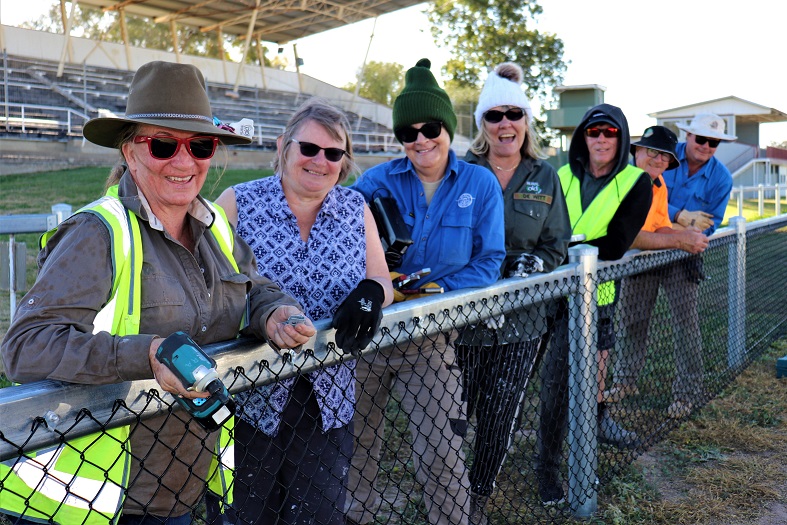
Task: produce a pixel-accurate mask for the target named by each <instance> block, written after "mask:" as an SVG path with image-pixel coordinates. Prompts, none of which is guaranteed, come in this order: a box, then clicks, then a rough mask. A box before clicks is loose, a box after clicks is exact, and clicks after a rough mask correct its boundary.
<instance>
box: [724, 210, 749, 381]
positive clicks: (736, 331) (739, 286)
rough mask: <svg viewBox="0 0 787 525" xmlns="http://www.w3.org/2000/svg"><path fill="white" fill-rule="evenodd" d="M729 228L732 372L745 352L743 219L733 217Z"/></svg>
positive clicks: (728, 338)
mask: <svg viewBox="0 0 787 525" xmlns="http://www.w3.org/2000/svg"><path fill="white" fill-rule="evenodd" d="M730 227H731V228H734V229H735V242H734V243H730V244H729V247H728V249H727V268H728V269H727V281H728V284H727V309H728V310H727V311H728V317H729V329H728V330H727V366H728V367H730V368H731V369H735V368H736V367H739V366H741V365H742V364H743V359H744V357H745V353H746V219H745V218H744V217H732V218H731V219H730Z"/></svg>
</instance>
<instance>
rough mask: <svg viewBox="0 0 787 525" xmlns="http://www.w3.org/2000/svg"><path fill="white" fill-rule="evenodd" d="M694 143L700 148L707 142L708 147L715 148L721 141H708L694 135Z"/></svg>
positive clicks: (705, 138)
mask: <svg viewBox="0 0 787 525" xmlns="http://www.w3.org/2000/svg"><path fill="white" fill-rule="evenodd" d="M694 142H696V143H697V144H699V145H700V146H702V145H703V144H705V143H706V142H707V143H708V146H710V147H711V148H717V147H718V146H719V142H721V140H719V139H709V138H708V137H703V136H701V135H694Z"/></svg>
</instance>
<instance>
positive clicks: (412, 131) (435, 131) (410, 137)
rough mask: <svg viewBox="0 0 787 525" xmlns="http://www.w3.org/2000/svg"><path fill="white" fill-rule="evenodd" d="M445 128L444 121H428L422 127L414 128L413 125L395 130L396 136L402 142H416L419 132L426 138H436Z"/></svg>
mask: <svg viewBox="0 0 787 525" xmlns="http://www.w3.org/2000/svg"><path fill="white" fill-rule="evenodd" d="M442 130H443V123H442V122H428V123H426V124H424V125H423V126H421V127H420V128H414V127H412V126H407V127H406V128H399V129H397V130H396V131H394V135H396V138H397V139H399V141H400V142H402V143H405V142H406V143H410V142H415V141H416V140H418V134H419V133H420V134H421V135H423V136H424V138H425V139H429V140H431V139H436V138H437V137H439V136H440V132H441V131H442Z"/></svg>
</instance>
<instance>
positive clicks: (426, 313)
mask: <svg viewBox="0 0 787 525" xmlns="http://www.w3.org/2000/svg"><path fill="white" fill-rule="evenodd" d="M730 223H731V225H730V227H728V228H724V229H722V230H720V231H718V232H717V233H716V234H715V235H714V236H713V237H712V239H711V245H710V247H709V249H708V250H707V251H706V252H705V253H704V254H703V266H702V267H700V268H699V276H698V277H697V283H699V285H698V286H699V290H700V292H699V302H698V305H697V308H698V310H699V311H698V316H699V320H700V323H701V333H700V334H697V336H698V337H700V338H701V339H702V341H701V347H702V361H701V367H702V369H703V373H704V378H702V379H700V383H702V385H703V389H702V390H703V391H702V393H701V394H700V395H699V397H697V398H696V399H694V400H693V401H694V403H693V405H692V406H691V407H690V409H691V410H696V409H697V408H699V407H701V406H702V405H703V404H704V403H706V402H707V401H708V400H710V399H712V397H714V396H715V395H716V394H718V393H719V392H720V391H721V389H722V388H723V387H724V386H725V385H727V384H728V383H729V382H730V381H731V380H732V379H733V378H734V377H735V376H736V375H737V374H738V373H740V372H741V371H742V370H743V369H745V367H746V366H747V365H748V364H749V363H750V362H751V360H752V359H753V358H754V357H755V356H756V355H757V354H758V353H759V352H761V351H762V350H763V349H764V348H765V347H767V344H769V343H770V342H771V341H773V340H774V339H776V338H778V337H781V336H783V335H784V334H785V333H787V297H785V294H783V293H782V291H781V290H782V287H783V283H784V282H785V278H787V275H786V274H787V271H786V270H787V265H785V264H784V260H785V257H787V231H785V227H787V216H778V217H774V218H771V219H765V220H760V221H756V222H752V223H746V222H745V220H744V219H743V218H742V217H736V218H733V219H732V220H731V221H730ZM692 260H693V259H692V256H690V255H688V254H686V253H684V252H680V251H657V252H642V253H639V252H636V251H632V252H629V253H628V254H626V256H625V257H623V258H622V259H620V260H618V261H614V262H603V261H599V260H598V259H597V249H596V248H594V247H591V246H588V245H579V246H575V247H573V248H571V249H570V262H569V264H566V265H564V266H562V267H560V268H558V269H557V270H556V271H554V272H552V273H549V274H537V275H532V276H530V277H528V278H524V279H523V278H511V279H505V280H501V281H499V282H498V283H496V284H495V285H493V286H490V287H488V288H483V289H471V290H459V291H453V292H449V293H445V294H442V295H436V296H434V297H431V298H427V299H421V300H418V301H408V302H404V303H398V304H395V305H392V306H390V307H388V308H386V309H385V310H384V314H385V315H384V318H383V321H382V326H381V329H380V332H379V333H378V335H377V336H376V337H375V339H374V341H373V343H372V344H371V345H370V346H369V347H368V348H367V349H366V350H365V351H364V356H365V357H366V358H370V357H371V356H373V355H375V354H377V353H381V354H385V353H392V352H395V351H396V349H397V348H398V347H399V346H401V345H402V344H403V343H406V342H411V343H412V342H413V341H424V340H433V339H435V338H438V337H440V336H441V334H445V333H446V332H449V331H458V332H462V331H463V330H466V329H472V328H473V327H478V326H479V325H481V324H482V323H485V322H486V321H489V320H492V319H499V318H500V316H504V318H505V319H516V318H517V316H521V315H522V312H523V311H530V309H531V307H534V306H539V305H552V304H555V303H559V302H561V301H565V304H566V305H567V312H568V314H567V316H568V327H569V337H568V344H569V354H568V355H569V364H570V371H569V373H568V384H567V390H568V394H567V395H568V408H569V409H568V425H567V428H568V431H567V436H566V439H565V444H564V445H560V448H561V449H562V452H561V457H562V458H563V460H564V461H565V463H564V465H563V466H561V467H560V475H561V479H560V481H561V483H564V486H566V487H567V490H566V499H567V504H566V505H565V506H564V507H561V508H559V509H558V510H557V511H555V510H551V511H548V510H546V509H544V508H543V507H542V506H541V504H540V502H539V498H538V492H537V490H536V485H537V483H536V480H535V478H534V475H533V472H532V470H533V469H532V458H533V456H534V455H535V454H536V450H537V447H538V445H537V443H536V441H537V440H536V435H537V433H538V427H539V408H538V399H539V387H540V386H541V384H542V383H543V381H544V380H545V375H544V374H545V372H541V373H538V372H535V373H534V374H533V379H532V381H531V382H530V383H529V384H527V386H526V392H525V395H524V396H523V399H522V407H521V415H520V418H519V424H518V427H517V429H516V431H517V433H516V436H514V438H513V439H512V442H511V443H510V448H509V450H508V454H507V456H506V459H505V462H504V464H503V467H502V469H501V470H500V473H499V474H498V475H497V483H496V485H495V489H494V493H493V497H492V498H491V499H490V500H489V501H488V502H487V503H486V505H487V513H488V516H489V523H492V524H503V523H506V524H508V523H523V522H537V523H553V522H559V521H561V520H564V519H565V518H567V517H572V516H573V517H580V518H584V517H589V516H592V515H593V513H594V512H595V511H596V510H597V505H598V504H597V494H598V490H599V488H600V485H603V484H604V483H605V482H607V481H609V479H611V477H612V476H614V475H615V473H616V472H618V471H619V469H620V468H621V467H623V466H625V465H627V464H629V463H630V462H631V461H633V459H634V458H636V457H637V456H638V455H639V454H640V453H641V452H643V451H644V450H646V449H647V448H648V447H649V446H651V445H652V444H653V443H655V442H657V441H659V440H660V439H662V438H663V437H664V436H665V435H666V433H668V432H669V431H670V430H671V429H673V428H675V427H676V426H677V425H678V424H679V423H680V420H681V418H683V417H685V416H686V415H682V416H680V417H669V416H668V415H667V414H666V412H667V411H666V407H667V405H669V404H670V401H672V396H671V392H670V391H671V388H670V383H671V382H672V380H673V379H674V378H675V376H676V374H678V372H676V368H679V366H680V365H678V363H677V361H676V358H673V357H672V354H673V344H674V346H675V347H678V346H681V345H686V344H688V343H689V341H685V340H679V338H678V337H679V334H678V332H677V329H676V328H674V326H673V325H674V324H675V322H676V320H675V319H674V318H673V314H672V313H671V312H670V309H669V306H668V305H667V300H666V298H665V297H664V294H663V293H662V295H660V296H659V301H658V302H657V303H656V306H655V308H654V310H653V314H652V315H653V319H652V323H651V328H650V333H649V334H641V336H642V337H644V338H647V339H648V345H647V346H648V352H649V355H648V356H647V359H646V358H645V357H644V356H643V357H642V361H643V362H642V363H641V365H642V367H643V368H642V371H641V373H640V378H639V380H638V383H637V386H638V387H639V388H638V390H639V393H638V394H632V396H631V397H630V398H627V399H625V400H622V401H620V402H619V403H616V404H615V406H614V408H613V415H614V416H615V417H616V418H617V420H618V422H619V423H620V424H621V425H624V426H626V427H627V428H629V429H631V430H633V431H636V432H637V434H638V436H639V437H638V440H637V443H636V445H634V446H631V447H615V446H608V445H604V446H602V444H601V443H600V438H599V437H598V436H599V435H600V429H599V428H598V425H599V424H600V423H599V421H600V420H599V419H598V417H597V406H598V403H597V398H598V395H599V384H598V381H597V367H598V364H597V360H596V349H597V341H596V338H597V336H598V333H597V322H598V320H599V312H598V307H597V300H596V296H597V286H598V284H599V283H602V282H607V281H616V282H618V283H620V282H623V283H624V286H625V282H626V279H628V278H631V277H637V276H642V275H646V274H648V273H651V274H652V273H653V272H660V271H662V270H664V271H667V270H668V269H669V268H672V267H675V266H676V265H685V264H687V263H689V262H691V261H692ZM547 310H548V308H547ZM626 316H627V312H626V311H625V308H618V312H617V313H616V316H615V323H616V326H617V329H616V330H617V331H618V332H620V333H619V334H618V344H617V345H616V346H615V349H614V350H613V355H614V354H617V353H620V354H621V355H623V354H625V353H626V352H627V350H626V349H625V348H622V347H621V340H623V341H625V340H627V338H626V337H625V331H626V329H627V328H626V327H629V329H631V328H630V327H631V326H633V325H632V324H631V323H630V322H629V320H628V319H627V318H626ZM315 326H316V327H317V329H318V333H317V335H316V336H315V337H314V338H313V339H312V340H311V341H310V342H309V343H308V344H307V345H305V346H304V351H303V352H302V353H301V354H299V356H298V357H296V358H295V359H293V360H288V359H285V358H283V357H282V356H281V355H280V354H279V353H277V352H276V351H274V350H273V349H271V348H270V347H269V346H268V345H267V344H263V343H261V342H259V341H254V340H248V339H240V340H236V341H231V342H226V343H221V344H215V345H210V346H209V347H206V351H207V352H208V353H209V354H210V355H212V356H213V357H214V358H215V360H216V362H217V364H218V370H219V372H220V376H221V378H222V380H223V381H224V383H225V384H226V385H227V386H228V388H229V389H230V392H232V393H233V394H235V393H238V392H241V391H245V390H248V389H249V388H252V387H260V386H262V385H270V384H273V383H274V382H276V381H282V380H284V379H286V378H290V377H294V376H298V375H302V374H304V373H307V372H310V371H313V370H316V369H318V368H321V367H328V366H332V365H335V364H338V363H342V362H344V361H346V360H347V359H348V358H350V357H349V356H345V355H344V354H343V353H342V352H341V351H339V350H337V348H336V346H335V342H334V331H333V330H331V329H330V328H329V322H328V321H319V322H316V323H315ZM662 329H666V332H663V331H662ZM554 344H555V343H554V341H553V342H552V345H553V346H554ZM554 351H555V349H554V348H550V349H549V350H547V352H554ZM537 364H538V363H535V364H534V366H535V365H537ZM545 366H546V365H545ZM613 368H614V367H613ZM613 374H614V373H613ZM359 381H360V378H359ZM399 403H401V399H397V398H396V396H394V397H392V398H391V399H390V401H389V403H388V408H389V409H390V408H391V407H392V406H394V407H395V406H397V405H398V404H399ZM177 406H178V405H177V403H175V402H174V401H173V398H172V397H171V396H170V395H169V394H162V393H161V392H159V389H158V385H157V384H156V382H155V381H153V380H147V381H134V382H127V383H121V384H115V385H106V386H83V385H74V384H64V383H58V382H52V381H43V382H38V383H33V384H26V385H20V386H15V387H11V388H5V389H1V390H0V421H2V426H0V461H3V462H5V463H6V464H7V465H13V464H14V463H15V461H17V460H18V459H19V458H21V457H23V456H25V455H27V454H29V453H30V452H31V451H34V450H37V449H41V448H43V447H46V446H51V445H57V444H59V443H62V442H63V441H64V440H65V439H73V438H75V437H78V436H83V435H87V434H90V433H93V432H100V431H104V430H106V429H108V428H112V427H116V426H121V425H129V424H131V425H133V424H135V423H139V422H141V421H144V420H147V419H149V418H151V417H153V416H155V415H158V414H161V413H167V412H177V413H179V414H181V416H180V417H184V416H183V414H182V413H181V412H180V409H179V408H176V407H177ZM549 409H550V407H547V408H546V409H545V408H544V407H542V409H541V412H543V410H549ZM385 417H386V422H387V423H388V428H386V430H385V434H384V438H383V439H384V441H385V442H386V443H387V442H393V440H398V441H397V444H396V445H395V447H394V446H393V445H390V447H389V446H388V445H384V447H383V452H382V456H383V457H382V459H381V463H380V477H382V478H387V480H388V482H390V484H392V487H389V490H392V491H394V492H396V494H395V495H394V496H391V498H390V499H386V500H385V501H384V502H383V504H382V506H381V507H380V508H378V509H375V512H376V521H375V523H427V522H428V518H427V517H426V513H425V511H424V503H423V493H422V492H419V491H418V490H412V488H411V487H412V486H413V483H414V482H413V477H414V475H415V474H414V473H413V466H412V463H411V462H412V451H411V452H410V456H408V455H407V453H406V452H404V453H403V452H402V450H403V449H406V448H407V447H406V443H407V442H408V438H407V431H406V430H402V428H401V426H400V425H398V422H399V420H400V419H401V418H402V417H403V416H402V414H401V411H397V410H389V411H388V412H386V416H385ZM405 427H406V425H405ZM475 430H477V429H475ZM473 435H474V432H473V424H472V423H471V430H470V431H469V432H468V434H467V441H468V443H466V444H465V445H464V447H465V448H466V449H467V454H468V461H471V459H470V456H472V453H470V445H469V441H471V440H472V436H473ZM394 448H395V450H394ZM173 453H174V452H173ZM357 453H358V452H356V454H357ZM402 454H404V459H402V458H401V457H400V456H401V455H402ZM408 457H409V458H410V459H409V460H408ZM476 459H477V458H476ZM397 461H404V466H403V468H401V469H398V468H396V467H395V463H396V462H397ZM400 470H403V471H404V474H402V473H401V472H400ZM2 481H3V480H2V479H0V486H2V485H1V483H2ZM337 481H338V482H341V480H337ZM378 481H379V480H378ZM413 508H415V509H416V510H415V511H413ZM338 510H339V511H341V510H342V509H338ZM413 512H414V513H415V517H413ZM192 518H193V520H194V522H195V523H214V521H212V518H211V517H210V516H209V515H206V514H205V510H204V508H203V507H199V508H198V507H195V508H194V510H193V514H192ZM12 522H13V520H12Z"/></svg>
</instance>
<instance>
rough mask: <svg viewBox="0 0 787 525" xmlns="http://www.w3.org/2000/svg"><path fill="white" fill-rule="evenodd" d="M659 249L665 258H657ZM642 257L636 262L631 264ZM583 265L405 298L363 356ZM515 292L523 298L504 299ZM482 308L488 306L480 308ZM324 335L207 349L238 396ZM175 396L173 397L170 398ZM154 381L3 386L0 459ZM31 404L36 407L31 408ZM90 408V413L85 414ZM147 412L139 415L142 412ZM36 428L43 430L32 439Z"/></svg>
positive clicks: (566, 288)
mask: <svg viewBox="0 0 787 525" xmlns="http://www.w3.org/2000/svg"><path fill="white" fill-rule="evenodd" d="M784 225H787V215H784V216H780V217H772V218H769V219H763V220H760V221H756V222H751V223H747V224H746V225H745V226H746V229H747V231H748V230H751V229H764V228H765V229H776V228H778V227H782V226H784ZM735 235H737V230H736V229H735V228H729V227H727V228H721V229H719V230H718V231H717V232H716V233H715V234H714V235H712V236H711V241H712V243H714V244H720V243H723V242H726V240H725V238H727V237H730V236H735ZM654 253H658V255H659V256H658V257H652V255H653V254H654ZM689 256H690V255H689V254H688V253H686V252H683V251H680V250H663V251H657V252H654V251H647V252H642V253H640V252H639V250H631V251H629V252H627V253H626V255H624V256H623V257H622V258H621V259H620V260H617V261H613V262H602V261H599V262H598V270H599V279H600V280H604V279H608V278H615V279H620V278H622V277H625V276H626V275H632V274H635V273H639V272H642V271H646V270H648V269H651V268H655V267H658V266H663V265H666V264H670V263H671V262H673V261H677V260H680V259H683V258H686V257H689ZM635 260H636V264H631V263H633V262H634V261H635ZM577 268H578V264H576V263H572V264H566V265H563V266H561V267H559V268H558V269H557V270H555V271H553V272H551V273H548V274H535V275H531V276H530V277H527V278H519V277H513V278H509V279H503V280H500V281H498V282H497V283H495V284H493V285H492V286H489V287H487V288H480V289H465V290H456V291H453V292H448V293H445V294H439V295H435V296H434V297H430V298H427V299H423V300H419V301H415V302H413V301H406V302H403V303H397V304H394V305H392V306H389V307H387V308H385V310H384V316H383V320H382V324H381V329H380V331H379V333H378V334H377V336H376V337H375V338H374V341H373V343H372V344H371V345H370V346H369V347H368V348H367V349H366V350H364V352H363V353H364V354H369V353H374V352H377V351H378V350H380V349H385V348H390V347H391V346H392V345H393V344H394V343H395V342H396V341H397V340H399V341H401V340H402V338H403V337H404V338H406V337H410V336H411V335H412V334H413V333H416V334H417V335H418V336H426V337H429V336H434V335H436V334H437V333H439V332H441V331H443V329H444V328H443V327H444V326H446V325H447V324H450V326H452V327H453V328H456V329H461V328H462V327H464V326H465V325H467V324H474V323H478V322H481V321H484V320H486V319H488V318H490V317H495V318H497V317H499V316H500V315H501V314H502V315H506V314H507V313H510V312H511V311H512V310H514V309H517V308H522V307H525V306H527V305H529V304H538V303H541V302H543V301H549V300H551V299H554V298H558V297H562V296H564V295H565V294H567V293H573V291H576V289H577V287H578V284H577V279H576V270H577ZM511 297H516V301H512V300H505V299H506V298H511ZM476 305H483V308H478V307H477V306H476ZM314 325H315V328H317V330H318V332H317V334H316V335H315V336H314V337H313V338H312V339H310V340H309V342H308V343H307V344H306V345H304V351H303V352H302V353H301V354H299V356H298V357H296V358H295V359H294V360H289V359H285V358H283V357H282V356H281V355H280V354H278V353H277V352H276V351H275V350H273V349H272V348H271V347H269V346H268V345H267V344H266V343H263V342H261V341H257V340H252V339H237V340H234V341H229V342H222V343H217V344H212V345H206V347H205V350H206V352H207V353H208V354H210V355H212V356H213V357H214V359H215V360H216V362H217V363H218V370H219V374H220V376H221V378H222V380H223V381H224V382H225V384H226V385H228V387H229V389H230V391H231V392H233V393H237V392H239V391H241V390H244V389H247V388H248V387H249V386H250V382H249V380H248V379H247V378H246V376H252V377H254V378H255V383H256V384H258V385H259V384H266V383H267V382H269V381H272V380H274V379H279V380H281V379H284V378H287V377H291V376H294V375H296V374H299V373H306V372H310V371H312V370H315V369H317V368H319V367H325V366H331V365H334V364H337V363H339V362H341V361H342V360H343V359H345V356H344V355H342V354H341V352H340V351H337V350H336V345H335V341H334V334H335V330H333V329H331V328H330V321H329V320H323V321H317V322H315V323H314ZM168 395H169V394H167V396H168ZM160 396H161V392H160V391H159V387H158V385H157V383H156V382H155V381H154V380H152V379H151V380H145V381H133V382H125V383H120V384H113V385H100V386H95V385H75V384H66V383H60V382H55V381H40V382H36V383H31V384H27V385H21V386H18V387H14V388H4V389H0V421H3V426H2V429H0V436H2V437H3V438H4V439H0V461H3V460H6V459H9V458H11V457H14V456H16V455H18V454H19V449H18V448H17V447H15V446H11V445H9V443H8V442H11V443H25V446H26V447H29V448H31V449H36V448H40V447H43V446H47V445H51V444H54V443H57V442H58V441H59V435H58V433H57V432H55V430H62V429H60V428H58V426H59V425H61V424H63V423H62V422H66V421H67V422H68V423H67V429H68V435H69V437H76V436H78V435H85V434H89V433H91V432H95V431H97V430H98V429H99V428H100V427H101V425H102V424H104V423H105V422H109V424H110V426H120V425H124V424H128V423H130V422H132V421H135V420H137V419H138V418H139V417H145V418H147V417H152V416H153V415H155V413H156V411H157V410H166V409H167V408H168V405H172V403H171V402H170V401H167V403H164V400H163V399H162V398H161V397H160ZM31 406H33V407H34V409H32V410H31ZM83 409H87V413H89V414H90V416H91V417H84V414H85V413H84V412H83ZM143 412H144V414H142V415H141V416H140V415H139V414H141V413H143ZM31 428H36V432H35V433H34V434H33V435H32V436H31V435H30V434H31Z"/></svg>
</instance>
